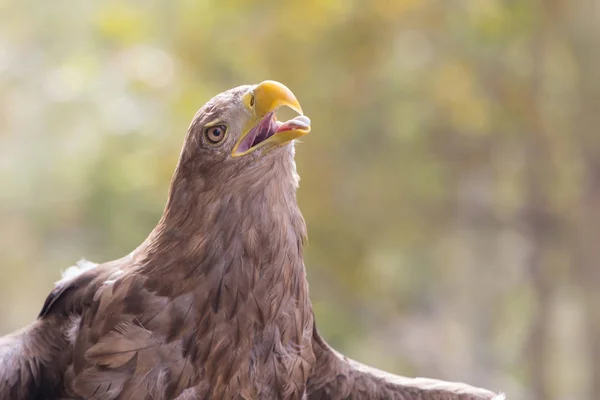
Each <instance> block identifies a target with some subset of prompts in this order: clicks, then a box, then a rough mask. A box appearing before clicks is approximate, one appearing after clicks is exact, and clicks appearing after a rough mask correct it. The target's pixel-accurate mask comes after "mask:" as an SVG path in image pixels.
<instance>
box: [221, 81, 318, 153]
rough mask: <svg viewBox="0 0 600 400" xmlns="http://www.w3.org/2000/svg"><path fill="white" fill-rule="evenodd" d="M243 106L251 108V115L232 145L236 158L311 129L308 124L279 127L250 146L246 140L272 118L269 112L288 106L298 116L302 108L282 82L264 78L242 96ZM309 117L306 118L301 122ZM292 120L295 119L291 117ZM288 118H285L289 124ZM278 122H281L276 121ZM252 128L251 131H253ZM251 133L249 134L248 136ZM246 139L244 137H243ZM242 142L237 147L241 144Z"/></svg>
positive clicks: (274, 145)
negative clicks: (286, 127)
mask: <svg viewBox="0 0 600 400" xmlns="http://www.w3.org/2000/svg"><path fill="white" fill-rule="evenodd" d="M243 103H244V105H245V106H246V107H247V108H248V109H249V110H250V111H251V113H252V117H251V118H250V119H249V120H248V122H247V123H246V124H245V125H244V128H243V130H242V134H241V135H240V138H239V140H238V141H237V143H236V144H235V146H234V147H233V151H232V154H231V155H232V156H233V157H239V156H242V155H245V154H248V153H250V152H252V151H254V150H256V149H258V148H261V147H271V148H272V147H276V146H281V145H283V144H285V143H288V142H290V141H292V140H294V139H296V138H298V137H300V136H304V135H306V134H307V133H309V132H310V126H309V125H308V126H297V125H296V126H295V127H293V128H292V129H285V128H284V127H282V129H281V130H278V131H277V132H275V133H273V134H272V135H271V136H270V137H268V138H267V139H266V140H264V141H262V142H260V143H257V144H253V145H251V146H250V147H249V148H248V147H247V146H248V143H249V142H251V141H253V138H252V136H254V135H255V134H256V129H254V128H255V127H257V126H258V125H259V124H262V123H264V122H265V120H266V119H267V118H274V117H272V113H273V112H275V111H276V110H277V109H278V108H279V107H282V106H287V107H289V108H291V109H292V110H294V111H296V112H297V113H298V114H300V115H304V114H303V112H302V107H300V103H299V102H298V99H296V96H295V95H294V93H292V91H291V90H290V89H288V88H287V87H286V86H285V85H284V84H282V83H279V82H276V81H264V82H262V83H259V84H258V85H256V86H255V87H254V88H252V89H251V90H249V91H248V92H247V93H246V94H245V95H244V97H243ZM305 120H308V119H307V118H305V119H304V120H303V121H305ZM291 121H292V122H293V121H294V120H291ZM289 122H290V121H288V123H289ZM277 124H280V125H281V123H279V122H277ZM253 129H254V131H253ZM250 132H252V134H253V135H252V136H251V137H247V136H248V135H249V134H250ZM245 139H246V140H245ZM242 143H244V145H242V146H241V147H240V145H241V144H242Z"/></svg>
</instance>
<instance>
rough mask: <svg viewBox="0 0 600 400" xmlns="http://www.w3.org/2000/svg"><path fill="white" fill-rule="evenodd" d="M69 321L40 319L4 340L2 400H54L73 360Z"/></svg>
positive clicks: (0, 344) (1, 349)
mask: <svg viewBox="0 0 600 400" xmlns="http://www.w3.org/2000/svg"><path fill="white" fill-rule="evenodd" d="M67 323H68V320H65V319H62V318H58V317H52V318H48V319H45V320H38V321H35V322H34V323H32V324H31V325H29V326H28V327H25V328H23V329H21V330H20V331H18V332H15V333H13V334H11V335H7V336H4V337H2V338H0V400H9V399H10V400H26V399H37V398H53V397H54V396H55V395H56V394H57V393H58V391H59V389H60V387H59V385H60V382H61V378H62V371H64V369H65V368H66V365H67V363H68V359H69V353H70V352H69V346H68V343H67V340H66V338H65V335H64V332H65V327H66V326H67Z"/></svg>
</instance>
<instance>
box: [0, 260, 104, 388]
mask: <svg viewBox="0 0 600 400" xmlns="http://www.w3.org/2000/svg"><path fill="white" fill-rule="evenodd" d="M94 267H96V264H93V263H89V262H85V261H81V262H79V263H78V265H77V266H74V267H70V268H69V269H68V270H67V271H66V273H65V274H64V275H63V279H62V280H61V281H60V282H58V283H57V284H56V286H55V288H54V289H53V290H52V292H51V293H50V294H49V295H48V297H47V298H46V302H45V303H44V306H43V307H42V310H41V312H40V315H39V317H38V319H37V320H36V321H35V322H33V323H32V324H30V325H29V326H27V327H25V328H23V329H21V330H19V331H17V332H15V333H12V334H10V335H6V336H4V337H1V338H0V400H9V399H10V400H21V399H22V400H25V399H27V400H29V399H54V398H57V397H59V396H61V395H62V391H63V386H62V383H63V379H64V375H65V373H66V371H67V370H68V369H69V366H70V364H71V363H72V356H73V340H72V339H73V335H74V333H76V332H77V329H78V325H79V321H80V319H81V315H82V313H83V311H84V310H85V309H86V306H87V304H88V303H89V301H90V300H91V299H92V298H93V294H94V292H95V291H96V290H97V288H98V287H99V286H100V284H101V282H103V280H104V279H105V275H107V274H109V273H110V270H111V268H112V267H111V266H110V265H108V266H105V267H97V268H94Z"/></svg>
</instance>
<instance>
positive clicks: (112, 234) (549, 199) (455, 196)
mask: <svg viewBox="0 0 600 400" xmlns="http://www.w3.org/2000/svg"><path fill="white" fill-rule="evenodd" d="M264 79H275V80H279V81H281V82H284V83H285V84H286V85H288V86H289V87H290V88H291V89H292V90H293V91H294V92H295V93H296V95H297V97H298V98H299V99H300V102H301V103H302V107H303V108H304V110H305V112H306V113H307V114H308V115H309V116H310V117H311V118H312V121H313V132H312V134H311V135H309V136H307V137H306V138H305V139H304V140H303V142H304V143H302V144H300V145H299V146H298V152H297V163H298V169H299V172H300V175H301V176H302V183H301V188H300V191H299V194H298V195H299V202H300V206H301V208H302V211H303V213H304V216H305V218H306V220H307V223H308V227H309V237H310V243H309V245H308V247H307V249H306V264H307V267H308V273H309V281H310V284H311V295H312V299H313V302H314V306H315V310H316V314H317V321H318V326H319V328H320V330H321V331H322V333H323V335H324V336H325V337H326V338H327V339H328V340H329V341H330V343H331V344H332V345H333V346H335V347H336V348H338V349H339V350H341V351H343V352H345V353H347V354H348V355H349V356H352V357H354V358H356V359H358V360H360V361H363V362H366V363H369V364H372V365H374V366H377V367H380V368H385V369H388V370H390V371H392V372H395V373H401V374H405V375H409V376H429V377H437V378H442V379H447V380H459V381H467V382H470V383H473V384H476V385H479V386H485V387H489V388H491V389H494V390H503V391H505V392H507V393H508V394H509V398H512V399H534V400H552V399H567V400H580V399H581V400H583V399H585V400H596V399H597V398H598V396H599V393H600V265H599V263H600V243H598V238H600V128H599V127H600V1H598V0H545V1H542V0H538V1H535V0H530V1H525V0H512V1H510V0H505V1H500V0H387V1H384V0H377V1H370V2H367V1H348V0H344V1H343V0H330V1H325V0H304V1H302V2H283V1H267V2H255V1H247V0H220V1H216V0H215V1H195V0H194V1H192V0H183V1H178V2H171V1H167V0H161V1H159V0H154V1H141V0H140V1H115V0H109V1H103V2H95V1H91V0H86V1H77V2H73V1H66V0H54V1H52V2H43V1H33V0H20V1H17V0H0V221H1V223H0V237H1V240H0V334H5V333H8V332H10V331H12V330H14V329H16V328H18V327H21V326H23V325H25V324H27V323H28V322H30V321H31V320H32V319H34V318H35V316H36V314H37V312H38V311H39V310H40V307H41V305H42V302H43V300H44V298H45V297H46V295H47V294H48V292H49V291H50V289H51V288H52V286H53V282H54V281H56V280H58V279H59V276H60V272H61V271H62V270H64V269H66V268H67V267H68V266H69V265H72V264H73V263H74V262H75V261H76V260H78V259H79V258H81V257H85V258H87V259H90V260H92V261H96V262H102V261H107V260H111V259H114V258H118V257H121V256H123V255H125V254H127V253H129V252H130V251H131V250H132V249H133V248H134V247H136V246H137V245H138V244H139V243H141V241H143V240H144V239H145V237H146V235H147V234H148V233H149V232H150V230H151V229H152V228H153V226H154V224H155V223H156V222H157V220H158V218H159V216H160V214H161V212H162V209H163V206H164V202H165V199H166V194H167V189H168V185H169V180H170V177H171V174H172V172H173V170H174V167H175V164H176V161H177V158H178V155H179V151H180V146H181V144H182V140H183V137H184V134H185V131H186V129H187V126H188V124H189V122H190V120H191V118H192V116H193V115H194V113H195V111H196V110H197V108H199V107H200V106H201V105H202V104H203V103H204V102H205V101H206V100H208V99H209V98H211V97H212V96H213V95H215V94H216V93H219V92H221V91H224V90H226V89H229V88H231V87H233V86H237V85H240V84H244V83H258V82H260V81H262V80H264Z"/></svg>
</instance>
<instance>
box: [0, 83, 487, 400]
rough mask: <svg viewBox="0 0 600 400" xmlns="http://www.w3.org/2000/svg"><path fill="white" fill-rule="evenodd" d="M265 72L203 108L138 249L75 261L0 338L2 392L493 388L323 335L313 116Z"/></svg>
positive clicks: (382, 395) (454, 394) (319, 393)
mask: <svg viewBox="0 0 600 400" xmlns="http://www.w3.org/2000/svg"><path fill="white" fill-rule="evenodd" d="M282 105H285V106H289V107H291V108H293V109H295V110H297V111H301V110H300V106H299V104H298V103H297V100H296V99H295V97H294V96H293V94H292V93H291V92H290V91H289V89H287V88H286V87H285V86H283V85H281V84H279V83H277V82H273V81H265V82H263V83H261V84H259V85H254V86H242V87H238V88H234V89H232V90H230V91H227V92H225V93H222V94H220V95H218V96H216V97H215V98H213V99H212V100H210V101H209V102H208V103H207V104H206V105H205V106H204V107H202V108H201V109H200V110H199V112H198V113H197V114H196V116H195V117H194V120H193V121H192V124H191V125H190V128H189V129H188V133H187V135H186V138H185V142H184V145H183V149H182V152H181V155H180V159H179V163H178V165H177V168H176V170H175V173H174V175H173V178H172V181H171V185H170V190H169V196H168V200H167V204H166V207H165V210H164V212H163V215H162V217H161V219H160V221H159V222H158V224H157V226H156V227H155V229H154V230H153V231H152V232H151V233H150V235H149V236H148V238H147V239H146V240H145V241H144V242H143V243H142V244H141V245H140V246H139V247H138V248H136V249H135V250H133V251H132V252H131V253H130V254H129V255H127V256H125V257H123V258H121V259H119V260H115V261H111V262H107V263H103V264H99V265H95V264H92V263H81V264H80V265H79V266H78V267H74V268H72V269H70V270H69V273H68V274H67V276H66V277H65V278H63V280H61V281H60V282H58V283H57V285H56V286H55V288H54V290H53V291H52V292H51V293H50V295H49V296H48V298H47V300H46V302H45V304H44V305H43V307H42V310H41V312H40V316H39V318H38V319H37V320H36V321H35V322H34V323H32V324H31V325H30V326H28V327H26V328H24V329H23V330H21V331H18V332H16V333H14V334H11V335H8V336H5V337H3V338H0V400H8V399H11V400H24V399H48V400H53V399H93V400H116V399H119V400H122V399H132V400H136V399H140V400H141V399H144V400H145V399H180V400H184V399H185V400H188V399H189V400H192V399H247V400H250V399H284V400H287V399H290V400H292V399H298V400H303V399H310V400H319V399H323V400H325V399H332V400H333V399H340V400H341V399H382V400H383V399H403V400H408V399H440V400H442V399H492V398H493V397H494V394H493V393H491V392H488V391H486V390H483V389H477V388H473V387H471V386H468V385H464V384H456V383H447V382H441V381H435V380H423V379H421V380H419V379H417V380H411V379H408V378H402V377H396V376H392V375H389V374H386V373H384V372H381V371H377V370H374V369H371V368H369V367H366V366H364V365H362V364H359V363H356V362H354V361H352V360H349V359H347V358H345V357H344V356H342V355H340V354H339V353H337V352H335V351H334V350H333V349H331V348H330V347H329V346H328V345H327V344H326V343H325V342H324V341H323V339H322V338H321V337H320V336H319V334H318V331H317V329H316V325H315V321H314V316H313V311H312V306H311V303H310V299H309V295H308V284H307V280H306V270H305V266H304V262H303V256H302V249H303V244H304V242H305V238H306V226H305V223H304V220H303V218H302V214H301V213H300V210H299V208H298V205H297V202H296V189H297V187H298V176H297V174H296V169H295V163H294V145H293V139H295V138H297V137H299V136H302V135H304V134H306V133H308V131H309V130H310V127H309V125H308V124H309V120H308V118H306V117H297V118H296V119H293V120H291V121H287V122H285V123H281V122H279V121H276V119H275V117H274V115H273V112H274V110H275V109H276V108H277V107H280V106H282Z"/></svg>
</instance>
